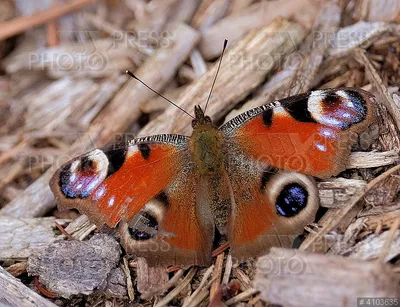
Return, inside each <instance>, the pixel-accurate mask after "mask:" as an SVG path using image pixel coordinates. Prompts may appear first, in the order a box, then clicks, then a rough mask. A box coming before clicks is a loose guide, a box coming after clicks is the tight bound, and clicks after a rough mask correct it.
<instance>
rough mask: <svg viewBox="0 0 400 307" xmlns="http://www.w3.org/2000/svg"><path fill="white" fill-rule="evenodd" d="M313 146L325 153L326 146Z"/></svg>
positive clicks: (317, 144)
mask: <svg viewBox="0 0 400 307" xmlns="http://www.w3.org/2000/svg"><path fill="white" fill-rule="evenodd" d="M315 146H316V147H317V148H318V150H320V151H326V146H325V145H322V144H319V143H316V144H315Z"/></svg>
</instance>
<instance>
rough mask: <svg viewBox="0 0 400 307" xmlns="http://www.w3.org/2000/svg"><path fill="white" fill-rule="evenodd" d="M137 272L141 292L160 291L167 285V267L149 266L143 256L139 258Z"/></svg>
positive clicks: (138, 287) (138, 288) (138, 286)
mask: <svg viewBox="0 0 400 307" xmlns="http://www.w3.org/2000/svg"><path fill="white" fill-rule="evenodd" d="M136 274H137V290H138V291H139V293H146V292H147V293H149V292H158V291H159V290H158V289H163V288H164V287H165V286H166V285H167V283H168V279H169V278H168V273H167V268H166V267H162V266H157V267H149V266H148V264H147V261H146V259H144V258H141V257H140V258H138V259H137V270H136ZM165 290H167V289H165Z"/></svg>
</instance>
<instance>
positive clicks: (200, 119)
mask: <svg viewBox="0 0 400 307" xmlns="http://www.w3.org/2000/svg"><path fill="white" fill-rule="evenodd" d="M194 116H195V119H194V120H192V127H193V128H196V127H198V126H200V125H212V120H211V118H210V116H207V115H204V111H203V109H202V108H201V107H200V106H195V107H194Z"/></svg>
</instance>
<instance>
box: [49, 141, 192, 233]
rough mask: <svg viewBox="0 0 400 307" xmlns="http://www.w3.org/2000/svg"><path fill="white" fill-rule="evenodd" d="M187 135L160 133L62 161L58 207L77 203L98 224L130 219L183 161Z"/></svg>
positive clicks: (56, 180)
mask: <svg viewBox="0 0 400 307" xmlns="http://www.w3.org/2000/svg"><path fill="white" fill-rule="evenodd" d="M186 144H187V137H185V136H179V135H158V136H155V137H150V138H142V139H137V140H133V141H131V142H129V143H126V144H119V145H113V146H112V147H110V148H107V149H105V150H101V149H94V150H92V151H90V152H88V153H86V154H84V155H82V156H80V157H77V158H75V159H73V160H71V161H70V162H68V163H66V164H64V165H63V166H62V167H61V168H60V169H59V170H58V171H57V172H56V173H55V174H54V175H53V178H52V180H51V182H50V187H51V189H52V191H53V193H54V195H55V196H56V198H57V199H58V201H59V207H60V208H62V209H63V208H77V209H78V210H79V211H80V212H82V213H85V214H87V215H88V216H89V218H90V220H91V221H93V222H95V223H96V224H97V225H98V226H100V227H101V226H102V225H103V224H107V225H108V226H109V227H115V226H116V224H117V223H118V222H119V221H120V220H121V219H125V220H130V219H131V218H132V217H133V216H134V215H135V214H136V213H138V212H139V210H140V209H141V208H142V207H143V206H144V205H145V203H146V202H148V201H149V200H150V199H151V198H153V197H154V196H155V195H157V193H159V192H160V191H161V190H163V189H164V188H165V187H166V186H167V185H168V184H170V183H171V182H172V181H173V180H174V178H175V177H176V176H177V174H178V173H179V172H180V170H181V169H182V168H183V166H184V164H185V158H186V157H187V155H188V153H187V150H186Z"/></svg>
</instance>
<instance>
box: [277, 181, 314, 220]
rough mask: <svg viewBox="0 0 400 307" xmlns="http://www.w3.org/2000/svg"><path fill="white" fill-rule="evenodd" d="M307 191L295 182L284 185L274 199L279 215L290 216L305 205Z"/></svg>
mask: <svg viewBox="0 0 400 307" xmlns="http://www.w3.org/2000/svg"><path fill="white" fill-rule="evenodd" d="M307 199H308V192H307V190H306V189H305V188H304V187H302V186H301V185H299V184H297V183H291V184H288V185H286V186H285V187H284V188H283V189H282V191H281V193H280V194H279V195H278V197H277V199H276V204H275V206H276V210H277V211H278V214H279V215H282V216H284V217H292V216H295V215H297V214H298V213H299V212H300V211H301V210H303V209H304V208H305V207H306V205H307Z"/></svg>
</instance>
